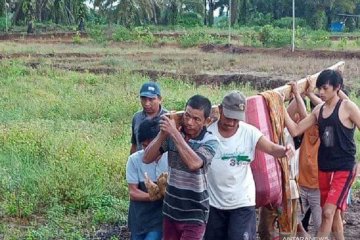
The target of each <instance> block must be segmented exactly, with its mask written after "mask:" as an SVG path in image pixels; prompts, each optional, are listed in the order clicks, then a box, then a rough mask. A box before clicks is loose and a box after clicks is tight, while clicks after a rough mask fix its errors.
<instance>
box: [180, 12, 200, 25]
mask: <svg viewBox="0 0 360 240" xmlns="http://www.w3.org/2000/svg"><path fill="white" fill-rule="evenodd" d="M177 24H178V25H179V26H182V27H197V26H202V25H203V19H202V17H201V16H200V15H199V14H197V13H194V12H186V13H183V14H182V15H180V17H179V18H178V21H177Z"/></svg>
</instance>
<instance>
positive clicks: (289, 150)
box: [285, 144, 295, 159]
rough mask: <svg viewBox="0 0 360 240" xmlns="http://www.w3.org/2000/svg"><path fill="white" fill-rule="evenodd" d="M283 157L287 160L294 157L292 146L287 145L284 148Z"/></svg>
mask: <svg viewBox="0 0 360 240" xmlns="http://www.w3.org/2000/svg"><path fill="white" fill-rule="evenodd" d="M285 155H286V157H287V158H288V159H291V158H292V157H294V156H295V149H294V146H293V145H291V144H287V145H286V146H285Z"/></svg>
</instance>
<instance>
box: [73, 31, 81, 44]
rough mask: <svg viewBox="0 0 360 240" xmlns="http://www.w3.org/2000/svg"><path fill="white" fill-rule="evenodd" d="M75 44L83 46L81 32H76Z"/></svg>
mask: <svg viewBox="0 0 360 240" xmlns="http://www.w3.org/2000/svg"><path fill="white" fill-rule="evenodd" d="M73 43H75V44H81V43H82V40H81V36H80V33H79V32H76V34H75V36H74V37H73Z"/></svg>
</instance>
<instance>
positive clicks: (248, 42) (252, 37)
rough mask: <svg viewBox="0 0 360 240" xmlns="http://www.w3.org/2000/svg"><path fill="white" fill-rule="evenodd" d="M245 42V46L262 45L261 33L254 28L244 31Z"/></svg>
mask: <svg viewBox="0 0 360 240" xmlns="http://www.w3.org/2000/svg"><path fill="white" fill-rule="evenodd" d="M242 35H243V43H244V45H245V46H252V47H260V46H261V45H262V43H261V42H260V41H259V33H257V32H256V31H253V30H249V31H245V32H243V34H242Z"/></svg>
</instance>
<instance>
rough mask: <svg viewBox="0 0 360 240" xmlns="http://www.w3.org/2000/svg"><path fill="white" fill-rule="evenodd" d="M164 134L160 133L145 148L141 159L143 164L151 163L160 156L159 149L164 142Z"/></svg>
mask: <svg viewBox="0 0 360 240" xmlns="http://www.w3.org/2000/svg"><path fill="white" fill-rule="evenodd" d="M166 137H167V135H166V133H164V132H163V131H160V132H159V133H158V135H157V136H156V137H155V138H154V140H152V141H151V143H150V144H149V145H148V146H147V147H146V149H145V152H144V157H143V162H144V163H152V162H154V161H155V160H156V159H158V157H159V156H160V155H161V152H160V148H161V146H162V144H163V142H164V141H165V140H166Z"/></svg>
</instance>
